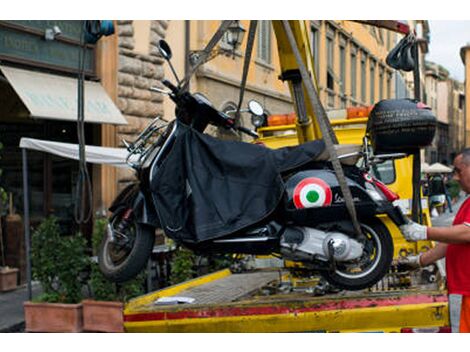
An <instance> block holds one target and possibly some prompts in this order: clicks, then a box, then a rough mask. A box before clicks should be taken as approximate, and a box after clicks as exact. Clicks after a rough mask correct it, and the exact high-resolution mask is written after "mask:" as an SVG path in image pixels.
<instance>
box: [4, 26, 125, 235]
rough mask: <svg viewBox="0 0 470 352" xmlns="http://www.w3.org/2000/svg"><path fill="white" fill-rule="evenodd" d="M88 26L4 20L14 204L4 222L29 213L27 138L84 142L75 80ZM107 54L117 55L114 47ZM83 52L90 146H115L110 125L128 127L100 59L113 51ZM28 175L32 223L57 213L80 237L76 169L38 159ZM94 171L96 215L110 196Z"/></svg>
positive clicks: (32, 158)
mask: <svg viewBox="0 0 470 352" xmlns="http://www.w3.org/2000/svg"><path fill="white" fill-rule="evenodd" d="M82 27H83V21H0V143H2V144H3V150H1V151H0V154H1V159H0V169H2V170H3V174H2V176H1V177H0V185H1V186H2V187H3V188H4V189H5V190H6V192H7V194H9V195H10V194H11V198H12V200H13V202H12V207H10V206H9V205H6V206H5V207H4V212H3V214H2V215H5V213H8V212H11V211H16V212H17V213H20V214H21V213H22V211H23V193H22V192H23V191H22V176H21V172H22V166H21V151H20V148H19V141H20V138H21V137H30V138H37V139H45V140H53V141H59V142H67V143H77V142H78V138H77V125H76V120H77V85H78V84H77V78H76V77H77V75H78V72H79V54H80V52H81V50H82V47H81V41H82ZM108 50H111V53H112V51H113V50H115V48H114V47H113V46H110V48H108ZM84 51H85V52H86V53H85V55H84V56H83V58H84V61H83V69H84V72H85V78H86V81H85V122H86V123H85V139H86V143H87V144H90V145H106V146H114V145H113V143H114V139H115V135H114V134H113V132H114V131H113V130H112V127H111V126H112V125H123V124H127V121H126V119H125V118H124V117H123V116H122V114H121V112H120V111H119V109H118V108H117V107H116V106H115V104H114V102H113V99H114V98H115V97H114V96H113V94H112V92H111V96H112V98H113V99H111V98H110V96H109V94H108V92H107V91H106V90H105V89H104V88H103V85H104V86H106V82H103V78H104V77H102V76H103V75H102V74H101V72H103V69H102V68H103V63H104V62H105V60H102V57H103V56H105V55H108V54H109V52H106V50H103V48H98V47H96V46H92V45H87V46H86V49H84ZM109 61H110V62H113V58H112V57H111V58H110V60H109ZM100 65H101V66H100ZM100 67H101V68H100ZM113 74H114V75H116V73H115V70H114V72H112V75H113ZM100 79H101V80H100ZM108 91H109V89H108ZM109 131H111V132H109ZM106 138H108V139H109V140H111V142H109V141H106V140H105V139H106ZM29 170H30V184H31V202H30V204H31V209H30V212H31V220H32V224H33V225H34V223H35V222H36V223H37V222H38V221H40V219H42V218H44V217H45V216H48V215H51V214H52V215H55V216H57V217H59V218H60V219H61V220H62V225H63V227H64V230H65V231H74V230H75V227H76V226H75V224H74V220H73V207H74V204H75V198H76V194H75V189H76V184H77V174H78V163H77V162H76V161H72V160H67V159H62V158H58V157H53V156H51V155H48V154H44V153H39V152H32V153H30V155H29ZM89 172H90V175H93V177H92V183H93V184H94V185H93V186H94V195H96V198H97V199H98V200H99V201H95V211H96V210H100V209H98V208H99V207H100V206H103V204H102V203H103V202H101V198H102V194H103V193H106V192H107V193H110V192H111V193H112V190H111V191H110V190H109V189H108V190H103V189H102V183H103V170H101V168H100V167H95V168H93V169H92V168H91V167H90V170H89ZM107 183H108V185H109V186H108V187H109V188H110V189H112V188H115V185H113V179H112V178H110V179H108V180H107ZM10 208H13V209H10Z"/></svg>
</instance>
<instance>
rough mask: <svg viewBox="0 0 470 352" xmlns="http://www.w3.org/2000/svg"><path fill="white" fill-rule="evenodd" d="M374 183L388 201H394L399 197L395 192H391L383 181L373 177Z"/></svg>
mask: <svg viewBox="0 0 470 352" xmlns="http://www.w3.org/2000/svg"><path fill="white" fill-rule="evenodd" d="M374 183H375V185H376V186H377V188H378V189H380V191H381V192H382V193H383V194H384V196H385V198H387V200H388V201H389V202H394V201H396V200H398V199H400V196H399V195H398V194H396V193H395V192H393V191H392V190H390V189H389V188H388V187H387V186H385V184H384V183H382V182H380V181H379V180H375V179H374Z"/></svg>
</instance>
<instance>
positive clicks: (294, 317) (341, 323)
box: [124, 270, 449, 333]
mask: <svg viewBox="0 0 470 352" xmlns="http://www.w3.org/2000/svg"><path fill="white" fill-rule="evenodd" d="M229 275H231V273H230V271H229V270H223V271H219V272H216V273H213V274H209V275H206V276H203V277H200V278H196V279H194V280H191V281H187V282H184V283H182V284H179V285H175V286H172V287H169V288H167V289H163V290H160V291H157V292H154V293H152V294H149V295H145V296H141V297H138V298H136V299H134V300H132V301H131V302H129V303H128V304H127V305H126V307H125V310H124V316H132V315H133V314H145V313H154V312H156V311H159V312H160V313H164V312H175V311H176V312H178V311H181V310H185V309H203V310H204V309H208V310H210V309H213V308H223V307H226V308H234V307H235V308H236V307H239V308H246V307H256V306H259V304H260V303H259V301H257V300H256V299H254V300H252V301H243V302H240V303H229V304H225V305H222V306H218V307H211V306H208V307H201V306H197V307H196V306H188V305H185V306H181V307H180V306H177V308H176V310H175V309H174V308H172V307H169V308H170V309H165V308H161V307H160V308H158V307H155V306H154V305H153V304H152V302H153V301H154V300H156V299H157V298H160V297H168V296H172V295H176V294H178V293H179V292H182V291H184V290H186V289H188V288H192V287H197V286H202V285H204V284H206V283H209V282H213V281H215V280H219V279H222V278H225V277H227V276H229ZM416 293H419V294H426V295H429V296H441V297H442V296H443V295H444V293H443V292H442V291H427V292H416ZM357 298H358V299H361V298H362V299H363V298H364V297H357ZM349 299H350V300H352V301H354V299H355V298H354V297H351V298H346V297H341V299H340V300H349ZM328 300H329V299H328V298H326V299H322V298H313V299H312V302H310V303H309V304H310V305H313V306H315V305H318V306H320V305H321V304H322V303H325V302H327V301H328ZM304 303H305V301H304V300H302V301H301V302H297V303H295V300H294V301H292V302H291V303H290V304H289V303H287V306H289V305H291V306H292V308H293V309H294V310H295V307H296V306H299V307H301V306H302V305H303V304H304ZM265 304H266V303H265ZM279 304H281V305H286V303H284V304H283V303H279V302H278V303H273V306H276V305H279ZM353 306H354V305H353V304H352V307H349V308H345V309H331V310H318V311H312V312H291V313H281V314H251V315H238V316H237V315H234V316H215V317H197V318H182V319H170V318H168V319H158V320H157V319H155V320H146V321H126V322H124V328H125V331H126V332H163V333H169V332H180V333H182V332H190V333H197V332H208V333H214V332H254V333H255V332H256V333H260V332H265V333H266V332H312V331H317V332H318V331H320V332H367V331H380V332H400V329H401V328H403V327H410V328H413V327H428V328H429V327H441V326H447V325H448V322H449V312H448V304H447V302H442V301H441V302H433V303H422V304H397V305H390V306H371V307H361V308H354V307H353ZM359 321H360V322H361V324H360V325H359V324H358V322H359ZM358 326H360V328H358Z"/></svg>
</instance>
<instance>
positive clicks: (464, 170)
mask: <svg viewBox="0 0 470 352" xmlns="http://www.w3.org/2000/svg"><path fill="white" fill-rule="evenodd" d="M454 179H455V180H456V181H458V182H459V184H460V187H461V188H462V190H463V191H465V192H466V193H467V194H470V148H466V149H464V150H463V151H462V152H461V153H460V154H458V155H457V156H456V157H455V159H454ZM400 229H401V231H402V233H403V235H404V237H405V238H406V239H407V240H408V241H422V240H431V241H437V242H439V243H438V244H437V245H436V247H434V248H433V249H431V250H429V251H427V252H425V253H422V254H420V255H417V256H413V257H408V260H409V262H410V264H413V263H414V264H416V265H417V266H421V267H424V266H427V265H430V264H432V263H434V262H435V261H437V260H439V259H441V258H444V257H445V258H446V272H447V289H448V292H449V295H459V296H461V298H462V303H461V309H460V320H459V321H460V324H459V325H460V327H459V329H458V331H460V332H470V197H469V198H467V199H466V200H465V201H464V203H463V204H462V206H461V207H460V209H459V211H458V213H457V214H456V216H455V219H454V222H453V223H452V226H450V227H426V226H423V225H420V224H417V223H414V222H410V223H409V224H406V225H403V226H401V227H400Z"/></svg>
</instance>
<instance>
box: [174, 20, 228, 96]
mask: <svg viewBox="0 0 470 352" xmlns="http://www.w3.org/2000/svg"><path fill="white" fill-rule="evenodd" d="M232 22H233V20H224V21H222V23H221V24H220V27H219V29H218V30H217V32H215V34H214V35H213V36H212V38H211V40H210V41H209V43H207V45H206V47H205V48H204V50H202V51H201V52H200V55H199V57H198V59H197V61H196V62H195V63H194V66H193V67H192V68H191V70H190V71H189V73H188V74H187V75H186V77H184V79H183V80H182V81H181V89H182V90H186V88H187V87H188V84H189V80H190V79H191V77H192V76H193V74H194V72H196V70H197V69H198V68H199V66H201V65H202V64H203V63H204V62H206V59H207V57H208V56H209V55H210V53H211V51H212V50H213V49H214V47H215V46H216V44H217V43H218V42H219V41H220V39H222V37H223V35H224V34H225V32H226V31H227V28H228V27H229V26H230V25H231V24H232Z"/></svg>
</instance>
